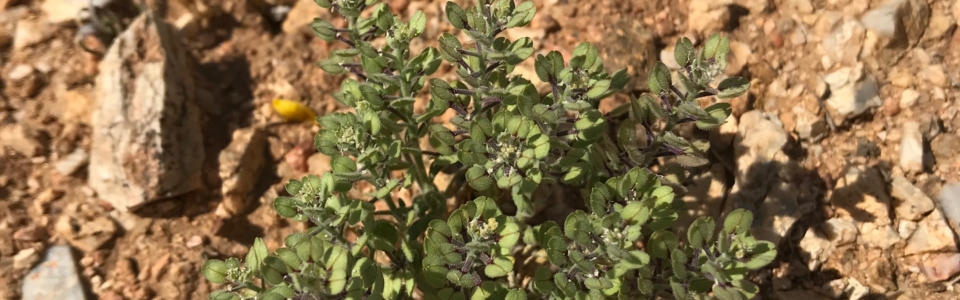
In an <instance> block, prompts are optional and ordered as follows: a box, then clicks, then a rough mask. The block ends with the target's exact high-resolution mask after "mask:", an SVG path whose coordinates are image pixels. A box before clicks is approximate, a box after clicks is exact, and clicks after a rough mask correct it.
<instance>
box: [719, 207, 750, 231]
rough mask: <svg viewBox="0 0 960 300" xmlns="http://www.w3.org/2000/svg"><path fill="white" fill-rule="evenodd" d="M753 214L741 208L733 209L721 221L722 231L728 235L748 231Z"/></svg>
mask: <svg viewBox="0 0 960 300" xmlns="http://www.w3.org/2000/svg"><path fill="white" fill-rule="evenodd" d="M752 224H753V213H751V212H750V211H748V210H745V209H743V208H738V209H735V210H734V211H732V212H730V214H729V215H727V218H726V219H725V220H723V229H724V230H726V231H727V232H729V233H733V234H740V233H744V232H746V231H748V230H750V227H751V225H752Z"/></svg>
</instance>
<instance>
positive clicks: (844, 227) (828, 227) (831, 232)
mask: <svg viewBox="0 0 960 300" xmlns="http://www.w3.org/2000/svg"><path fill="white" fill-rule="evenodd" d="M822 227H823V233H824V234H825V235H826V236H827V239H829V240H830V241H831V242H833V243H834V244H836V245H837V246H843V245H847V244H850V243H853V242H856V241H857V235H859V234H860V232H859V230H857V225H856V224H854V223H853V222H852V221H850V220H848V219H842V218H833V219H830V220H827V221H826V222H824V223H823V225H822Z"/></svg>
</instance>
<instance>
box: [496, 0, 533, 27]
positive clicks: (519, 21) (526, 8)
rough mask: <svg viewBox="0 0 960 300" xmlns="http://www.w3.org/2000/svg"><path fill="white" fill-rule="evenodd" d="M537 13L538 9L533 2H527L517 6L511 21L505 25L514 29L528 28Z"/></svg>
mask: <svg viewBox="0 0 960 300" xmlns="http://www.w3.org/2000/svg"><path fill="white" fill-rule="evenodd" d="M536 13H537V7H536V6H534V5H533V2H532V1H525V2H523V3H520V5H517V7H516V8H515V9H514V10H513V15H512V16H511V17H510V21H508V22H507V24H506V25H504V26H505V27H506V28H514V27H520V26H526V25H527V24H529V23H530V21H532V20H533V16H534V15H535V14H536Z"/></svg>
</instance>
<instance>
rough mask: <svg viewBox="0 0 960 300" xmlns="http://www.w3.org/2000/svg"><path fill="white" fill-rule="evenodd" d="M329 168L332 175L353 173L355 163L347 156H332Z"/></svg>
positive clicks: (355, 169)
mask: <svg viewBox="0 0 960 300" xmlns="http://www.w3.org/2000/svg"><path fill="white" fill-rule="evenodd" d="M330 167H331V168H332V169H333V172H334V174H341V173H353V172H356V171H357V162H355V161H353V159H351V158H350V157H347V156H343V155H334V156H332V157H330Z"/></svg>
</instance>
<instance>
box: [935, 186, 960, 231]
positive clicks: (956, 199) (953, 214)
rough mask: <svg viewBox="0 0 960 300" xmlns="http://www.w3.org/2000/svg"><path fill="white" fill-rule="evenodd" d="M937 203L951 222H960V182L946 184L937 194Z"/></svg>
mask: <svg viewBox="0 0 960 300" xmlns="http://www.w3.org/2000/svg"><path fill="white" fill-rule="evenodd" d="M937 204H938V205H939V206H940V211H941V212H943V215H944V216H946V217H947V220H949V221H950V223H951V224H954V225H957V224H960V182H950V183H947V184H944V185H943V188H941V189H940V195H938V196H937Z"/></svg>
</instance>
